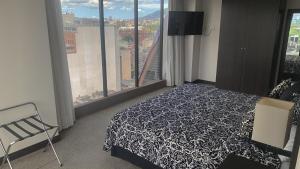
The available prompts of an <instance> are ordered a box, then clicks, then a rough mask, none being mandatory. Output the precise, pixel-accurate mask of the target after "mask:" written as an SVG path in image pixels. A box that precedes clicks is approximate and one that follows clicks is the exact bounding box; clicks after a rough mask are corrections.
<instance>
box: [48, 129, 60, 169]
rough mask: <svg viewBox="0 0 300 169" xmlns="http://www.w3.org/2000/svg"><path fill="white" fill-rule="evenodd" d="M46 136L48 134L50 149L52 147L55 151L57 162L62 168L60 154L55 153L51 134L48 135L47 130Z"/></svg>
mask: <svg viewBox="0 0 300 169" xmlns="http://www.w3.org/2000/svg"><path fill="white" fill-rule="evenodd" d="M45 134H46V136H47V139H48V142H49V144H50V147H51V149H52V150H53V152H54V155H55V157H56V159H57V161H58V164H59V165H60V166H62V165H63V164H62V163H61V161H60V159H59V157H58V154H57V153H56V151H55V149H54V146H53V143H52V141H51V138H50V136H49V133H48V131H47V130H45Z"/></svg>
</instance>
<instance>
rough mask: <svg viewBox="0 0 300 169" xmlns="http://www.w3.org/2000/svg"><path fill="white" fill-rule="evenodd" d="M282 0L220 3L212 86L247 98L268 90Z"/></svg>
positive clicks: (242, 0) (244, 0)
mask: <svg viewBox="0 0 300 169" xmlns="http://www.w3.org/2000/svg"><path fill="white" fill-rule="evenodd" d="M284 3H285V2H284V1H282V0H223V1H222V15H221V30H220V40H219V57H218V66H217V78H216V86H217V87H218V88H221V89H229V90H234V91H239V92H246V93H250V94H257V95H266V94H267V93H268V92H269V90H270V81H271V76H272V64H273V61H274V60H276V58H277V57H278V55H277V53H278V47H276V46H277V44H278V43H279V42H278V40H279V34H280V28H281V21H282V18H283V17H282V14H283V13H284V12H283V11H284V10H283V9H284Z"/></svg>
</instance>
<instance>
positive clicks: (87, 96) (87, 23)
mask: <svg viewBox="0 0 300 169" xmlns="http://www.w3.org/2000/svg"><path fill="white" fill-rule="evenodd" d="M73 1H74V2H73ZM73 1H72V0H68V1H67V0H66V1H65V0H62V16H63V24H64V38H65V46H66V51H67V57H68V64H69V72H70V79H71V86H72V94H73V100H74V104H75V105H78V104H83V103H87V102H90V101H93V100H95V99H99V98H101V97H102V96H103V79H102V61H101V47H100V29H99V28H100V27H99V10H98V9H97V8H96V7H97V6H98V4H97V3H96V2H94V3H93V4H89V5H90V6H88V4H81V3H76V2H78V1H76V0H73Z"/></svg>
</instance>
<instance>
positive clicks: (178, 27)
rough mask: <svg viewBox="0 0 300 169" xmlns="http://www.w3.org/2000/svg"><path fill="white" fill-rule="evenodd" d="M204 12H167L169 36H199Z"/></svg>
mask: <svg viewBox="0 0 300 169" xmlns="http://www.w3.org/2000/svg"><path fill="white" fill-rule="evenodd" d="M203 17H204V12H186V11H170V12H169V30H168V35H169V36H176V35H181V36H183V35H201V34H202V28H203Z"/></svg>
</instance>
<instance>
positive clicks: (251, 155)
mask: <svg viewBox="0 0 300 169" xmlns="http://www.w3.org/2000/svg"><path fill="white" fill-rule="evenodd" d="M258 99H259V97H258V96H254V95H248V94H244V93H237V92H232V91H226V90H221V89H217V88H216V87H214V86H213V85H206V84H185V85H183V86H180V87H176V88H174V89H172V90H171V91H168V92H166V93H163V94H161V95H159V96H157V97H154V98H152V99H150V100H147V101H144V102H141V103H139V104H137V105H134V106H132V107H129V108H127V109H126V110H124V111H122V112H119V113H117V114H116V115H115V116H114V117H113V119H112V120H111V122H110V124H109V126H108V128H107V133H106V139H105V142H104V150H105V151H116V150H120V151H124V152H125V153H127V155H124V156H125V157H126V156H127V157H129V156H130V155H133V156H132V157H138V158H137V160H140V159H142V160H144V161H145V162H148V163H151V164H153V166H156V167H157V168H174V169H181V168H182V169H186V168H188V169H191V168H198V169H217V168H218V166H219V165H220V164H221V163H222V161H223V160H224V159H225V158H226V157H227V156H228V155H229V154H232V153H233V154H236V155H239V156H242V157H245V158H248V159H252V160H254V161H257V162H259V163H261V164H264V165H267V166H271V167H273V168H280V159H279V158H278V156H277V155H276V154H274V153H272V152H268V151H266V150H263V149H260V148H259V147H257V146H256V145H255V144H252V143H250V142H249V141H248V139H245V138H244V137H241V129H242V128H243V129H244V127H243V125H242V124H243V123H242V122H243V121H245V119H246V120H248V121H253V118H254V117H253V116H254V115H253V109H254V107H255V103H256V101H257V100H258ZM244 130H245V129H244ZM243 132H245V131H243ZM246 132H247V131H246ZM131 162H132V161H131ZM148 168H151V167H148Z"/></svg>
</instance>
